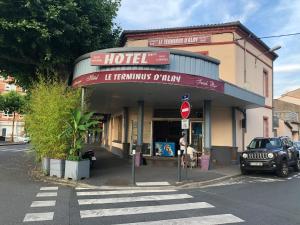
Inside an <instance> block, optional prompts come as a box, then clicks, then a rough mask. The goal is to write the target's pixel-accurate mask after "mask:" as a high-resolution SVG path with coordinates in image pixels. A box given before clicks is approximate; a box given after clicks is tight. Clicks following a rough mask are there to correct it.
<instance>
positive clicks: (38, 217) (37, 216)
mask: <svg viewBox="0 0 300 225" xmlns="http://www.w3.org/2000/svg"><path fill="white" fill-rule="evenodd" d="M53 217H54V212H47V213H27V214H26V215H25V218H24V220H23V222H33V221H45V220H53Z"/></svg>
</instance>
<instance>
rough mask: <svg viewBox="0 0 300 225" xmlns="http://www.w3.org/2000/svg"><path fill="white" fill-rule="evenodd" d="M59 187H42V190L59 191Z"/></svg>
mask: <svg viewBox="0 0 300 225" xmlns="http://www.w3.org/2000/svg"><path fill="white" fill-rule="evenodd" d="M57 190H58V187H41V188H40V191H57Z"/></svg>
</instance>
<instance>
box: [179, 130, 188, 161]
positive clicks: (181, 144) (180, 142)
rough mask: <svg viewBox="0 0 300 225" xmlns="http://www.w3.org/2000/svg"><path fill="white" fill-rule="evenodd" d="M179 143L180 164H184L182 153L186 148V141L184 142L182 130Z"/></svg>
mask: <svg viewBox="0 0 300 225" xmlns="http://www.w3.org/2000/svg"><path fill="white" fill-rule="evenodd" d="M179 145H180V152H181V154H180V155H181V165H182V166H184V160H183V158H184V157H183V154H184V153H185V152H186V148H187V142H186V138H185V133H184V132H182V134H181V138H180V139H179Z"/></svg>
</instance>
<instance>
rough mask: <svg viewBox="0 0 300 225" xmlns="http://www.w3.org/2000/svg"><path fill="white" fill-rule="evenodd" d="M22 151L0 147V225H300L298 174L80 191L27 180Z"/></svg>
mask: <svg viewBox="0 0 300 225" xmlns="http://www.w3.org/2000/svg"><path fill="white" fill-rule="evenodd" d="M26 149H29V146H28V145H22V146H0V225H15V224H29V225H31V224H38V225H44V224H45V225H67V224H68V225H69V224H70V225H82V224H87V225H90V224H145V225H148V224H149V225H150V224H151V225H152V224H157V225H158V224H164V225H168V224H180V225H181V224H189V225H193V224H197V225H199V224H200V225H201V224H206V225H212V224H253V225H265V224H268V225H297V224H300V216H299V212H300V204H299V202H300V193H299V190H300V189H299V186H300V173H291V175H290V177H289V178H286V179H282V178H278V177H276V176H274V175H272V174H251V175H249V176H241V177H238V178H234V179H230V180H227V181H224V182H222V183H218V184H215V185H211V186H207V187H204V188H198V189H188V190H174V189H172V188H171V187H168V186H165V187H164V188H163V189H161V190H159V191H157V192H154V189H153V188H147V189H142V190H141V191H139V193H133V192H134V191H133V190H125V189H124V190H123V189H122V190H108V191H107V190H99V189H91V190H90V189H89V190H83V189H76V188H71V187H64V186H57V185H53V184H50V183H43V182H39V181H35V180H33V179H31V178H30V175H29V173H28V172H29V171H30V168H31V167H32V165H33V164H34V163H33V161H32V155H31V154H30V153H28V151H27V150H26ZM130 192H131V193H130ZM33 220H34V221H33ZM151 221H152V222H151Z"/></svg>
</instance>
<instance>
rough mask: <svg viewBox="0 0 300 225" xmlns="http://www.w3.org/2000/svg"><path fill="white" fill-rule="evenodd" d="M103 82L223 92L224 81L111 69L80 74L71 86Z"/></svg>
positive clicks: (182, 74)
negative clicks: (186, 87) (184, 87)
mask: <svg viewBox="0 0 300 225" xmlns="http://www.w3.org/2000/svg"><path fill="white" fill-rule="evenodd" d="M103 83H157V84H169V85H178V86H188V87H195V88H201V89H206V90H212V91H217V92H221V93H224V82H223V81H219V80H213V79H210V78H207V77H202V76H195V75H190V74H184V73H176V72H169V71H156V70H117V71H115V70H113V71H99V72H93V73H89V74H85V75H82V76H80V77H78V78H76V79H75V80H74V81H73V84H72V86H75V87H78V86H86V85H93V84H103Z"/></svg>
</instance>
